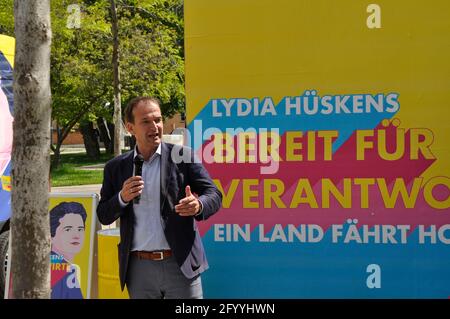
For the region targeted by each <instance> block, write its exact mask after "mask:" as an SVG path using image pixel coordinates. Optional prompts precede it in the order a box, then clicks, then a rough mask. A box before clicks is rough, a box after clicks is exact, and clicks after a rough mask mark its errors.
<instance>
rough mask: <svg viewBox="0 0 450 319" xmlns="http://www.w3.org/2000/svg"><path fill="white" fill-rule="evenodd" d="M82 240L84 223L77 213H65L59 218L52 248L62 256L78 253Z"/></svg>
mask: <svg viewBox="0 0 450 319" xmlns="http://www.w3.org/2000/svg"><path fill="white" fill-rule="evenodd" d="M83 242H84V223H83V218H82V217H81V215H79V214H72V213H70V214H66V215H64V217H62V218H61V219H60V220H59V226H58V228H56V232H55V237H53V238H52V249H54V250H55V251H57V252H58V253H61V254H63V255H64V256H66V255H67V256H69V255H75V254H78V253H79V252H80V250H81V248H82V247H83Z"/></svg>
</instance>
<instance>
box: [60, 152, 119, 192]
mask: <svg viewBox="0 0 450 319" xmlns="http://www.w3.org/2000/svg"><path fill="white" fill-rule="evenodd" d="M111 158H113V155H111V154H105V153H101V154H100V158H99V159H98V160H93V159H90V158H89V157H87V155H86V153H73V154H61V160H60V165H59V167H58V168H57V169H52V171H51V183H52V186H53V187H58V186H75V185H87V184H101V183H102V181H103V168H99V169H96V170H84V169H81V167H82V166H87V165H96V164H105V163H106V162H107V161H108V160H109V159H111ZM52 159H53V155H52Z"/></svg>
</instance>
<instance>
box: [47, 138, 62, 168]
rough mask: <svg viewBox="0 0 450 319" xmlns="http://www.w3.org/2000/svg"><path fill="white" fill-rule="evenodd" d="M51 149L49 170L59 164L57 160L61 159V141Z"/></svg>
mask: <svg viewBox="0 0 450 319" xmlns="http://www.w3.org/2000/svg"><path fill="white" fill-rule="evenodd" d="M52 150H53V159H52V162H51V164H50V170H52V169H56V168H58V166H59V162H60V161H61V143H59V142H58V143H57V144H56V147H54V148H52Z"/></svg>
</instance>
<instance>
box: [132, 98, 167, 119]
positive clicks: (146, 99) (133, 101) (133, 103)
mask: <svg viewBox="0 0 450 319" xmlns="http://www.w3.org/2000/svg"><path fill="white" fill-rule="evenodd" d="M147 101H148V102H153V103H155V104H157V105H158V107H159V108H160V109H161V102H160V101H159V100H158V99H157V98H155V97H150V96H138V97H135V98H133V99H131V100H130V102H128V104H127V107H126V108H125V121H126V122H130V123H134V115H133V109H134V108H135V107H136V106H137V105H138V104H139V103H140V102H147Z"/></svg>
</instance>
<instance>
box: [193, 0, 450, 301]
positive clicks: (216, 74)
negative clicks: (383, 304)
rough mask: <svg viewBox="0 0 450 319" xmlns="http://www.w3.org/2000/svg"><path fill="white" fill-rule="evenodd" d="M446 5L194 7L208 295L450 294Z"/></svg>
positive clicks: (356, 1) (255, 0) (249, 1)
mask: <svg viewBox="0 0 450 319" xmlns="http://www.w3.org/2000/svg"><path fill="white" fill-rule="evenodd" d="M449 34H450V2H448V1H446V0H435V1H432V2H431V3H420V2H411V1H406V0H398V1H387V0H380V1H375V2H367V1H362V0H344V1H332V0H298V1H292V0H280V1H276V2H274V1H267V0H242V1H206V0H191V1H187V2H186V3H185V48H186V53H185V56H186V64H185V65H186V66H185V69H186V104H187V121H188V130H189V141H190V143H191V147H193V148H194V149H195V151H196V153H197V155H198V157H199V158H200V159H201V161H202V162H203V164H204V165H205V167H206V168H207V170H208V172H209V173H210V174H211V176H212V177H213V179H214V182H215V183H216V185H217V186H218V188H219V189H220V190H221V191H222V193H223V195H224V200H223V208H222V209H221V211H220V212H219V213H218V214H216V215H214V216H212V217H211V218H210V219H208V220H207V221H204V222H201V223H200V224H199V228H200V230H201V232H202V235H203V240H204V243H205V248H206V250H207V253H208V258H209V262H210V264H211V268H210V270H209V271H208V272H206V273H205V275H204V277H203V282H204V287H205V297H209V298H241V297H242V298H248V297H250V298H266V297H275V298H279V297H280V298H342V297H343V298H448V296H450V267H449V266H450V255H449V254H448V245H449V244H450V146H449V143H448V140H449V138H450V124H449V123H450V107H449V106H448V101H450V90H449V87H450V60H449V58H448V57H449V56H450V37H449Z"/></svg>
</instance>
